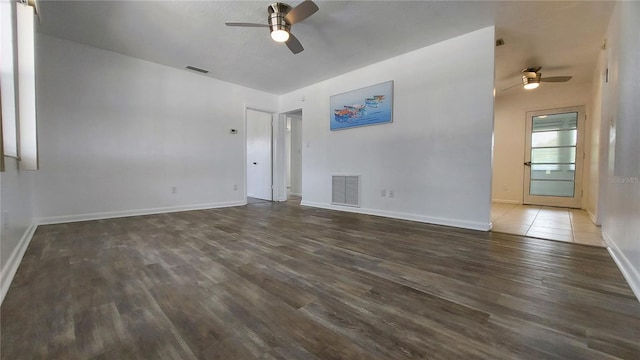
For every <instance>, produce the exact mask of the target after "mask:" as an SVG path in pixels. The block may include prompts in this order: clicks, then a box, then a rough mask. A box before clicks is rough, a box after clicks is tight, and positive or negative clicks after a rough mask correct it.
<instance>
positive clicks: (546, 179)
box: [523, 106, 585, 208]
mask: <svg viewBox="0 0 640 360" xmlns="http://www.w3.org/2000/svg"><path fill="white" fill-rule="evenodd" d="M584 118H585V114H584V107H583V106H576V107H569V108H562V109H553V110H543V111H535V112H529V113H527V134H526V148H525V160H524V161H525V163H524V165H525V169H524V172H525V173H524V199H523V202H524V203H525V204H534V205H546V206H562V207H572V208H580V205H581V202H582V163H583V160H584V150H583V145H582V139H583V138H584V134H583V132H584Z"/></svg>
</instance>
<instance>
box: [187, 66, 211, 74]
mask: <svg viewBox="0 0 640 360" xmlns="http://www.w3.org/2000/svg"><path fill="white" fill-rule="evenodd" d="M187 69H189V70H193V71H197V72H199V73H203V74H206V73H208V72H209V70H205V69H200V68H197V67H195V66H191V65H189V66H187Z"/></svg>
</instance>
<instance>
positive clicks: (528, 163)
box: [254, 161, 531, 166]
mask: <svg viewBox="0 0 640 360" xmlns="http://www.w3.org/2000/svg"><path fill="white" fill-rule="evenodd" d="M254 164H255V163H254ZM524 164H525V165H527V166H531V161H527V162H526V163H524Z"/></svg>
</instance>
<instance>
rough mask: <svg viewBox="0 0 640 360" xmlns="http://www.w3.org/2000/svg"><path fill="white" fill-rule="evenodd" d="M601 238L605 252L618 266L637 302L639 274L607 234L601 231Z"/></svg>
mask: <svg viewBox="0 0 640 360" xmlns="http://www.w3.org/2000/svg"><path fill="white" fill-rule="evenodd" d="M602 238H603V239H604V242H605V243H607V250H608V251H609V254H610V255H611V258H612V259H613V261H614V262H615V263H616V265H618V269H620V272H621V273H622V276H624V278H625V280H627V283H628V284H629V287H630V288H631V291H633V293H634V294H635V295H636V298H637V299H638V301H640V273H638V270H637V269H636V268H634V267H633V264H632V263H631V261H629V259H627V257H626V256H624V253H623V252H622V251H620V249H619V248H618V246H617V245H616V243H615V241H613V240H612V239H611V237H610V236H609V234H607V233H606V232H604V231H603V232H602Z"/></svg>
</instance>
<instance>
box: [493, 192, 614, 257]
mask: <svg viewBox="0 0 640 360" xmlns="http://www.w3.org/2000/svg"><path fill="white" fill-rule="evenodd" d="M491 222H492V223H493V229H492V231H496V232H503V233H508V234H515V235H523V236H531V237H536V238H542V239H549V240H555V241H564V242H572V243H576V244H583V245H592V246H600V247H606V245H605V243H604V241H603V240H602V232H601V230H600V227H598V226H596V225H594V224H593V222H592V221H591V218H589V215H588V214H587V212H586V211H584V210H582V209H570V208H554V207H547V206H537V205H514V204H497V203H494V204H492V205H491Z"/></svg>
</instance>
